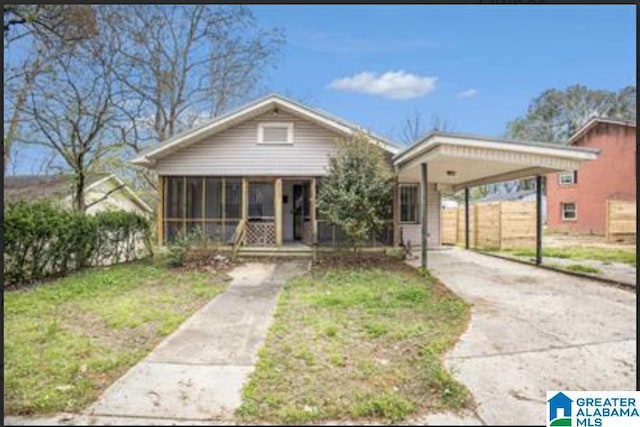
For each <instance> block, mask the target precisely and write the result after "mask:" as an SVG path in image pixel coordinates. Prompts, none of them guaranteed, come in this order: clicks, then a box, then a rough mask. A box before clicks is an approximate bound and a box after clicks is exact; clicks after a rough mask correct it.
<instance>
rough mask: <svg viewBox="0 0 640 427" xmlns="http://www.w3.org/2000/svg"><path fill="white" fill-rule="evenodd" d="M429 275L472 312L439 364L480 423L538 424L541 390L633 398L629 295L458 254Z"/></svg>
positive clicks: (436, 257)
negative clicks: (463, 390) (468, 398)
mask: <svg viewBox="0 0 640 427" xmlns="http://www.w3.org/2000/svg"><path fill="white" fill-rule="evenodd" d="M412 264H413V265H418V264H419V261H412ZM428 267H429V269H430V270H431V272H432V273H433V274H434V275H436V276H437V277H438V278H440V280H441V281H442V282H443V283H444V284H445V285H446V286H447V287H448V288H449V289H451V290H452V291H453V292H455V293H456V294H458V295H459V296H461V297H462V298H464V299H465V300H467V301H468V302H470V303H471V304H473V308H472V317H471V323H470V325H469V328H468V330H467V331H466V332H465V333H464V334H463V335H462V337H461V339H460V341H459V342H458V344H456V346H455V347H454V348H453V349H452V350H451V351H450V352H449V353H448V354H447V356H446V360H445V364H446V365H447V367H448V368H449V369H450V370H451V371H452V372H453V374H454V376H455V377H456V378H457V379H458V380H459V381H461V382H462V383H464V384H465V385H466V386H467V387H468V388H469V390H470V391H471V392H472V393H473V395H474V397H475V399H476V402H477V403H478V407H477V411H476V415H477V416H478V417H479V420H477V421H478V423H480V422H482V423H485V424H490V425H496V424H512V425H523V424H527V425H544V424H545V422H546V421H545V413H546V406H545V398H546V391H547V390H635V389H636V295H635V293H634V292H632V291H628V290H623V289H619V288H616V287H612V286H611V285H606V284H602V283H599V282H596V281H593V280H588V279H580V278H577V277H573V276H569V275H565V274H562V273H556V272H552V271H548V270H543V269H540V268H536V267H533V266H528V265H523V264H519V263H516V262H511V261H506V260H501V259H497V258H494V257H490V256H486V255H481V254H477V253H473V252H469V251H464V250H461V249H457V248H453V249H450V250H442V251H430V252H429V260H428Z"/></svg>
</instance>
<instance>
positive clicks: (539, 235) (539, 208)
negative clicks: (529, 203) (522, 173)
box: [536, 175, 542, 265]
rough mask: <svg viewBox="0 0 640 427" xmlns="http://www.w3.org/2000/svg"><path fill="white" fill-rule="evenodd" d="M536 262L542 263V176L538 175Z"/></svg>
mask: <svg viewBox="0 0 640 427" xmlns="http://www.w3.org/2000/svg"><path fill="white" fill-rule="evenodd" d="M536 264H537V265H540V264H542V176H540V175H536Z"/></svg>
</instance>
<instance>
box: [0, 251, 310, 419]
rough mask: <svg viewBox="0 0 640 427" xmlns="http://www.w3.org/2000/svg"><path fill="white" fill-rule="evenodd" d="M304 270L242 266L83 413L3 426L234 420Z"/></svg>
mask: <svg viewBox="0 0 640 427" xmlns="http://www.w3.org/2000/svg"><path fill="white" fill-rule="evenodd" d="M307 267H308V263H307V262H286V263H280V264H262V263H248V264H244V265H241V266H239V267H237V268H236V269H234V270H233V271H232V272H231V273H230V275H231V276H232V277H233V280H232V281H231V284H230V285H229V288H228V289H227V291H226V292H224V293H222V294H221V295H218V296H217V297H216V298H214V299H213V300H212V301H211V302H209V303H208V304H207V305H206V306H204V307H203V308H202V309H201V310H200V311H198V312H197V313H196V314H194V315H193V316H192V317H190V318H189V319H188V320H187V321H185V322H184V323H183V324H182V325H181V326H180V327H179V328H178V329H177V330H176V331H175V332H174V333H173V334H172V335H170V336H169V337H167V339H166V340H164V341H163V342H162V343H160V345H158V347H156V348H155V349H154V350H153V352H151V354H149V355H148V356H147V357H146V358H145V359H144V360H142V361H141V362H140V363H138V364H137V365H136V366H134V367H133V368H132V369H131V370H129V371H128V372H127V373H126V374H125V375H123V376H122V377H121V378H120V379H118V380H117V381H116V382H115V383H113V384H112V385H111V386H110V387H109V388H108V389H107V390H106V391H105V392H104V394H103V395H102V396H101V397H100V398H99V399H98V400H97V401H96V402H95V403H94V404H92V405H91V406H90V407H89V408H88V409H87V410H86V411H85V412H84V413H83V414H79V415H73V414H70V415H68V414H61V415H58V416H57V417H46V418H39V419H38V418H35V419H34V418H22V417H7V418H5V424H11V425H17V424H22V425H37V424H73V425H82V424H84V425H86V424H112V425H124V424H130V425H137V424H153V425H158V424H174V425H175V424H201V423H202V424H212V421H214V422H213V423H215V424H227V423H231V422H232V421H231V417H232V416H233V411H234V410H235V409H236V408H237V407H238V406H239V405H240V403H241V390H242V386H243V384H244V382H245V380H246V379H247V377H248V375H249V374H250V373H251V372H252V371H253V366H254V364H255V362H256V361H257V357H258V349H259V348H260V346H261V345H262V343H263V342H264V339H265V337H266V334H267V331H268V329H269V326H270V324H271V321H272V319H273V311H274V309H275V305H276V302H277V297H278V292H279V291H280V288H281V287H282V285H283V284H284V282H285V281H286V280H287V279H288V278H290V277H293V276H295V275H297V274H302V273H304V272H305V271H306V270H307ZM40 421H41V422H42V423H41V422H40ZM205 421H206V422H205Z"/></svg>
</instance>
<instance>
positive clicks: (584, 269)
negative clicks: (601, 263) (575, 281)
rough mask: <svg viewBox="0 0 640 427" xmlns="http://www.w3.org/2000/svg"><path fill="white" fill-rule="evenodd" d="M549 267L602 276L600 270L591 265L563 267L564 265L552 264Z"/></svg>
mask: <svg viewBox="0 0 640 427" xmlns="http://www.w3.org/2000/svg"><path fill="white" fill-rule="evenodd" d="M547 265H548V266H550V267H555V268H559V269H561V270H569V271H575V272H577V273H588V274H600V273H601V271H600V269H599V268H595V267H591V266H590V265H584V264H569V265H563V264H556V263H551V264H547Z"/></svg>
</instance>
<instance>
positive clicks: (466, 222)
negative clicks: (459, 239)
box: [464, 187, 469, 249]
mask: <svg viewBox="0 0 640 427" xmlns="http://www.w3.org/2000/svg"><path fill="white" fill-rule="evenodd" d="M464 248H465V249H469V187H465V188H464Z"/></svg>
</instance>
